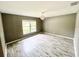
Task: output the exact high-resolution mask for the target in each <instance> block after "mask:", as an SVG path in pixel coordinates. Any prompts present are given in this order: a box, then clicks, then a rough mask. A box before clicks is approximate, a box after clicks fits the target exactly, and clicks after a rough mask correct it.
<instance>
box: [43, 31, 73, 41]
mask: <svg viewBox="0 0 79 59" xmlns="http://www.w3.org/2000/svg"><path fill="white" fill-rule="evenodd" d="M44 33H45V34H49V35H54V36H58V37H63V38H67V39H72V40H73V38H71V37H67V36H63V35H58V34H51V33H48V32H44Z"/></svg>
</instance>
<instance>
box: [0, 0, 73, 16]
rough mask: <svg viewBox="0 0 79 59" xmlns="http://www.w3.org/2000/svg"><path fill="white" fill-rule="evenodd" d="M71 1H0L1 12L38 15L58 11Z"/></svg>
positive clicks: (66, 6) (68, 5) (67, 5)
mask: <svg viewBox="0 0 79 59" xmlns="http://www.w3.org/2000/svg"><path fill="white" fill-rule="evenodd" d="M72 2H73V1H0V11H1V12H3V13H10V14H17V15H25V16H32V17H40V16H41V12H49V11H58V10H62V9H65V8H68V7H70V3H72Z"/></svg>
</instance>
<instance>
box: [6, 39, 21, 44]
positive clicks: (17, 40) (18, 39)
mask: <svg viewBox="0 0 79 59" xmlns="http://www.w3.org/2000/svg"><path fill="white" fill-rule="evenodd" d="M20 40H22V39H17V40H14V41H11V42H8V43H6V44H7V45H8V44H11V43H14V42H17V41H20Z"/></svg>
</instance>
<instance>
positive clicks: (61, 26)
mask: <svg viewBox="0 0 79 59" xmlns="http://www.w3.org/2000/svg"><path fill="white" fill-rule="evenodd" d="M75 20H76V14H69V15H62V16H57V17H50V18H46V20H44V23H43V27H44V28H43V29H44V31H45V32H48V33H54V34H58V35H64V36H68V37H73V36H74V30H75Z"/></svg>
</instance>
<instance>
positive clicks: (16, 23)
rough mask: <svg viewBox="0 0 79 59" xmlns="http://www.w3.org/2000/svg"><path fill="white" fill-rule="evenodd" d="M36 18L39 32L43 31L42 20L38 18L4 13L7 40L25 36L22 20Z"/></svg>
mask: <svg viewBox="0 0 79 59" xmlns="http://www.w3.org/2000/svg"><path fill="white" fill-rule="evenodd" d="M23 19H26V20H36V21H37V26H38V27H37V32H40V31H41V25H42V22H41V20H40V19H38V18H34V17H27V16H19V15H12V14H4V13H3V14H2V20H3V27H4V33H5V39H6V42H10V41H14V40H17V39H18V38H21V37H23V31H22V20H23Z"/></svg>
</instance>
